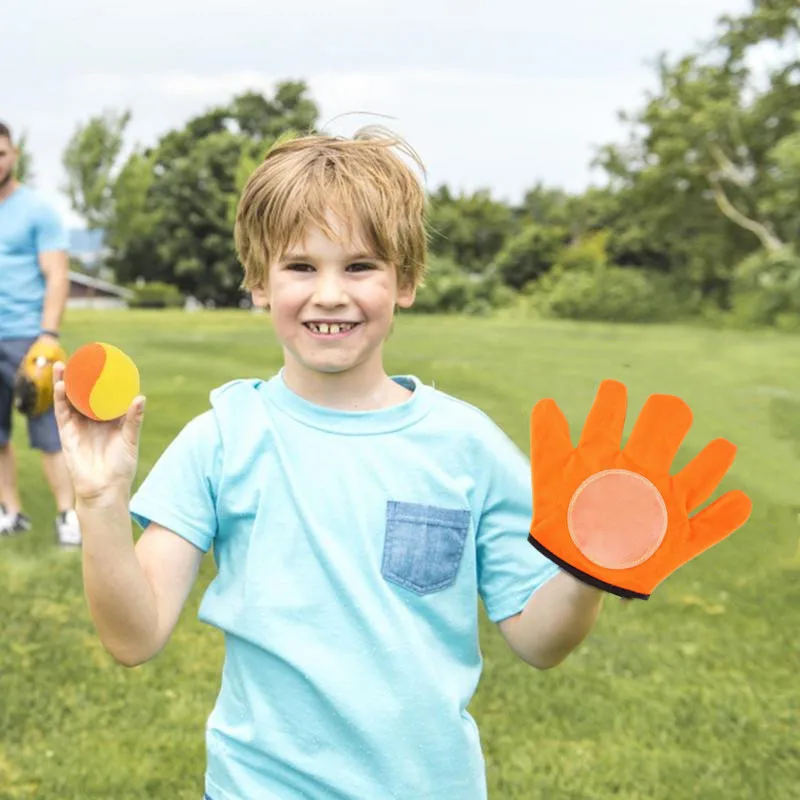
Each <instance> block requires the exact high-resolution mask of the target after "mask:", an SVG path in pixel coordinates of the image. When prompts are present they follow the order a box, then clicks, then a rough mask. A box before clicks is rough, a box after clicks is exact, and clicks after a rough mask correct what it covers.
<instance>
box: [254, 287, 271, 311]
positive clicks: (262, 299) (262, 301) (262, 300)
mask: <svg viewBox="0 0 800 800" xmlns="http://www.w3.org/2000/svg"><path fill="white" fill-rule="evenodd" d="M250 294H251V295H252V297H253V305H254V306H256V307H257V308H265V309H267V310H269V292H268V291H267V290H266V289H265V288H264V287H263V286H258V287H254V288H253V289H251V290H250Z"/></svg>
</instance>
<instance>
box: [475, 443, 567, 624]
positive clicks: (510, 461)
mask: <svg viewBox="0 0 800 800" xmlns="http://www.w3.org/2000/svg"><path fill="white" fill-rule="evenodd" d="M483 444H484V448H490V452H489V453H488V454H487V455H486V458H485V469H486V475H487V479H488V490H487V491H486V495H485V498H486V499H485V501H484V504H483V509H482V513H481V515H480V518H479V521H478V530H477V536H476V538H477V561H478V589H479V592H480V595H481V598H482V599H483V603H484V606H485V607H486V613H487V614H488V616H489V619H491V620H492V622H499V621H501V620H503V619H506V618H507V617H511V616H514V615H515V614H518V613H519V612H520V611H522V609H523V608H524V607H525V604H526V603H527V602H528V600H529V599H530V597H531V595H532V594H533V593H534V592H535V591H536V590H537V589H539V588H540V587H541V586H542V585H544V584H545V583H546V582H547V581H548V580H549V579H550V578H552V577H553V576H554V575H555V574H556V573H558V571H559V567H558V566H557V565H556V564H554V563H553V562H552V561H550V560H549V559H547V558H545V557H544V556H543V555H542V554H541V553H539V551H538V550H536V549H535V548H534V547H533V546H532V545H531V544H530V543H529V542H528V533H529V531H530V526H531V517H532V513H533V504H532V489H531V477H530V476H531V471H530V463H529V462H528V459H527V458H526V457H525V455H524V454H523V453H522V451H521V450H520V449H519V448H518V447H517V446H516V445H515V444H514V442H512V441H511V439H510V438H509V437H508V436H506V434H505V433H503V432H502V431H501V430H500V429H499V428H495V429H494V430H491V431H490V432H489V435H488V436H486V437H484V443H483ZM484 452H486V450H485V449H484Z"/></svg>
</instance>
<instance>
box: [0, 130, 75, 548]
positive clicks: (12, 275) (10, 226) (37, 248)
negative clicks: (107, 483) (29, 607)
mask: <svg viewBox="0 0 800 800" xmlns="http://www.w3.org/2000/svg"><path fill="white" fill-rule="evenodd" d="M18 155H19V153H18V150H17V149H16V148H15V147H14V143H13V139H12V135H11V131H10V129H9V128H8V126H7V125H5V124H4V123H2V122H0V534H2V535H10V534H16V533H23V532H25V531H27V530H30V528H31V520H30V517H29V516H28V515H27V514H25V513H24V511H23V510H22V504H21V502H20V496H19V490H18V486H17V468H16V459H15V455H14V449H13V446H12V444H11V424H12V418H13V407H14V386H15V380H16V375H17V371H18V369H19V367H20V364H21V363H22V362H23V359H24V358H25V356H26V354H27V353H28V352H29V351H30V350H31V348H32V347H33V346H34V345H36V346H37V347H38V348H39V349H42V350H47V349H48V346H52V345H56V344H57V343H58V336H59V326H60V324H61V318H62V316H63V314H64V307H65V305H66V302H67V296H68V294H69V258H68V255H67V247H68V241H67V231H66V229H65V227H64V225H63V223H62V222H61V220H60V219H59V216H58V214H57V213H56V212H55V210H54V209H52V208H51V207H50V206H49V204H48V203H46V202H45V201H44V199H43V198H42V197H41V196H40V195H39V194H38V193H36V192H35V191H33V190H32V189H31V188H30V187H28V186H25V185H24V184H21V183H20V182H19V181H18V180H17V179H16V176H15V171H14V168H15V165H16V162H17V158H18ZM51 349H52V347H51ZM27 422H28V441H29V443H30V445H31V447H32V448H34V449H36V450H40V451H41V453H42V466H43V468H44V474H45V477H46V479H47V483H48V484H49V486H50V490H51V491H52V493H53V497H54V499H55V503H56V510H57V512H58V513H57V516H56V520H55V531H56V538H57V540H58V543H59V544H60V545H62V546H65V547H77V546H80V544H81V532H80V527H79V525H78V519H77V516H76V514H75V511H74V510H73V505H74V496H73V491H72V483H71V481H70V477H69V473H68V472H67V468H66V464H65V462H64V456H63V453H62V452H61V442H60V439H59V435H58V427H57V426H56V421H55V415H54V413H53V409H52V406H51V407H50V408H48V409H47V410H46V411H44V412H43V413H41V414H36V415H30V416H28V420H27Z"/></svg>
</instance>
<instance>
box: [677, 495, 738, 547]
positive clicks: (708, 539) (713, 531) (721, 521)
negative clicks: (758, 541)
mask: <svg viewBox="0 0 800 800" xmlns="http://www.w3.org/2000/svg"><path fill="white" fill-rule="evenodd" d="M752 510H753V503H752V501H751V500H750V498H749V497H748V496H747V495H746V494H745V493H744V492H742V491H740V490H738V489H736V490H734V491H732V492H726V493H725V494H724V495H722V497H720V498H719V499H718V500H715V501H714V502H713V503H712V504H711V505H710V506H708V508H704V509H703V510H702V511H700V512H699V513H697V514H695V516H694V517H692V519H690V520H689V551H690V558H694V556H696V555H698V554H699V553H702V552H703V551H704V550H707V549H708V548H709V547H712V546H713V545H715V544H717V543H718V542H721V541H722V540H723V539H725V538H726V537H727V536H730V534H732V533H733V532H734V531H735V530H737V529H739V528H741V527H742V525H744V524H745V522H747V520H748V518H749V517H750V513H751V512H752Z"/></svg>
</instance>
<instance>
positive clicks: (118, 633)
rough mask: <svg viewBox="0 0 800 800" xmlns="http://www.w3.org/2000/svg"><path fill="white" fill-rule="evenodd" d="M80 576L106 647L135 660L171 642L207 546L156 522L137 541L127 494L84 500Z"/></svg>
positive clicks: (80, 509)
mask: <svg viewBox="0 0 800 800" xmlns="http://www.w3.org/2000/svg"><path fill="white" fill-rule="evenodd" d="M76 511H77V513H78V516H79V518H80V522H81V529H82V532H83V580H84V589H85V593H86V598H87V601H88V604H89V612H90V614H91V616H92V620H93V622H94V625H95V628H96V629H97V633H98V635H99V636H100V640H101V642H102V643H103V646H104V647H105V648H106V650H108V652H109V653H110V654H111V655H112V656H113V657H114V658H115V659H116V660H117V661H119V662H120V663H121V664H124V665H125V666H128V667H133V666H137V665H139V664H142V663H144V662H145V661H148V660H149V659H151V658H153V656H155V655H156V654H157V653H158V652H159V651H160V650H161V649H162V648H163V647H164V645H165V644H166V642H167V640H168V639H169V637H170V635H171V633H172V631H173V629H174V627H175V624H176V623H177V621H178V618H179V616H180V613H181V610H182V608H183V605H184V603H185V602H186V598H187V597H188V595H189V592H190V591H191V588H192V586H193V585H194V581H195V579H196V578H197V574H198V571H199V569H200V562H201V560H202V557H203V552H202V550H199V549H198V548H196V547H195V546H194V545H192V544H190V543H189V542H188V541H186V540H185V539H183V538H182V537H180V536H178V535H176V534H174V533H172V532H171V531H169V530H167V529H166V528H164V527H162V526H160V525H157V524H155V523H151V524H150V525H148V527H147V529H146V530H145V532H144V533H143V534H142V536H141V537H140V538H139V541H138V542H137V543H136V545H135V546H134V543H133V535H132V530H131V527H132V526H131V520H130V514H129V511H128V498H127V497H126V496H125V495H124V494H122V493H120V495H118V496H117V497H116V498H113V499H108V498H104V499H102V501H99V500H98V501H81V500H79V501H78V503H77V507H76Z"/></svg>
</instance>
